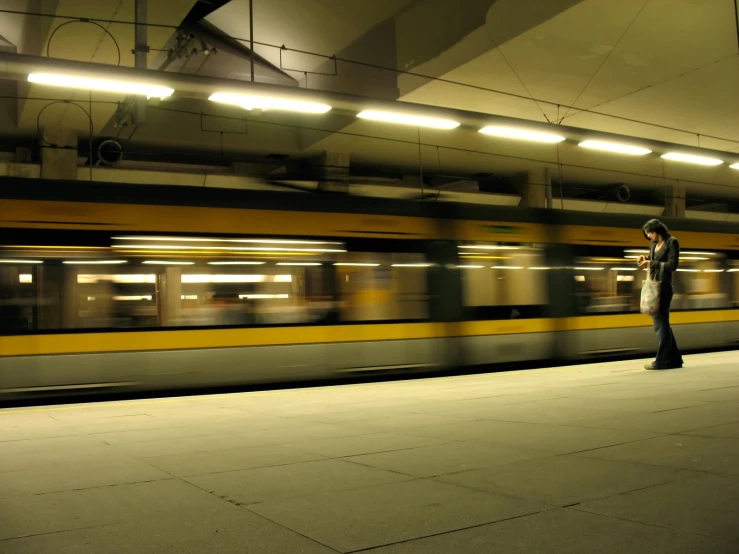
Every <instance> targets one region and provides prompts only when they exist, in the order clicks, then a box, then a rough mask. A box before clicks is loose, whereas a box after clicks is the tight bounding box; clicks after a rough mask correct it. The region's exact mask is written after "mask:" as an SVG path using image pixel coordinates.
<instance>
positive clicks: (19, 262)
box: [0, 260, 44, 265]
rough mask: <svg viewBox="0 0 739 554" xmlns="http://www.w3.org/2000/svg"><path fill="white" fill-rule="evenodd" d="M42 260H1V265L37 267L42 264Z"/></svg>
mask: <svg viewBox="0 0 739 554" xmlns="http://www.w3.org/2000/svg"><path fill="white" fill-rule="evenodd" d="M42 263H44V262H42V261H41V260H0V264H16V265H37V264H42Z"/></svg>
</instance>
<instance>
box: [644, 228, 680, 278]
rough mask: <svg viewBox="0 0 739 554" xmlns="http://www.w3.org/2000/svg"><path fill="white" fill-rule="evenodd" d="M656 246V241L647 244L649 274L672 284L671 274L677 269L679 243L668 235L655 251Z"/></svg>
mask: <svg viewBox="0 0 739 554" xmlns="http://www.w3.org/2000/svg"><path fill="white" fill-rule="evenodd" d="M656 248H657V243H656V242H653V243H651V244H650V245H649V256H647V259H648V260H649V274H650V275H651V277H652V279H654V280H655V281H662V282H663V283H669V284H672V274H673V273H674V272H675V271H677V266H678V264H679V263H680V243H679V242H677V239H676V238H675V237H673V236H672V235H670V236H669V237H667V238H666V239H665V245H664V246H663V247H662V248H661V249H660V250H657V251H656V252H655V250H656ZM660 274H661V278H660Z"/></svg>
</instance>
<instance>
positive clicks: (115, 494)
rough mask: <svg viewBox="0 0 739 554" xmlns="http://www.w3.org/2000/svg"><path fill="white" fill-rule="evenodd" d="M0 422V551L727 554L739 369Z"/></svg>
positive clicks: (593, 368) (39, 414) (448, 385)
mask: <svg viewBox="0 0 739 554" xmlns="http://www.w3.org/2000/svg"><path fill="white" fill-rule="evenodd" d="M642 366H643V363H640V362H616V363H603V364H592V365H581V366H576V367H568V368H557V369H545V370H534V371H525V372H516V373H497V374H489V375H476V376H465V377H454V378H438V379H421V380H414V381H402V382H392V383H378V384H364V385H346V386H335V387H320V388H311V389H301V390H288V391H276V392H260V393H240V394H224V395H211V396H199V397H189V398H177V399H157V400H139V401H125V402H102V403H97V404H86V405H66V406H49V407H41V408H24V409H9V410H5V411H2V412H0V441H1V442H0V552H2V553H3V554H16V553H37V552H42V553H47V552H48V553H54V554H62V553H69V552H74V553H87V552H90V553H124V552H125V553H137V554H141V553H150V552H151V553H164V552H172V553H175V552H176V553H208V552H213V553H231V552H233V553H262V552H264V553H290V554H295V553H309V554H329V553H335V552H358V551H362V552H372V553H376V554H406V553H413V554H415V553H444V554H449V553H468V552H474V553H478V552H501V553H513V552H516V553H529V552H538V553H550V552H552V553H562V552H565V553H575V552H577V553H579V552H587V553H594V552H598V553H628V554H636V553H642V552H644V553H650V554H658V553H669V554H676V553H688V552H689V553H711V554H722V553H728V552H733V553H737V552H739V353H738V352H726V353H720V354H707V355H695V356H688V357H686V367H685V368H684V369H681V370H674V371H645V370H643V369H641V367H642Z"/></svg>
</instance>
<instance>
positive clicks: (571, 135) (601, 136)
mask: <svg viewBox="0 0 739 554" xmlns="http://www.w3.org/2000/svg"><path fill="white" fill-rule="evenodd" d="M0 73H5V74H6V75H7V78H10V79H13V78H14V79H16V80H20V81H25V80H26V79H27V77H28V75H29V74H30V73H65V74H73V75H79V76H82V77H88V78H98V79H112V80H123V81H138V82H146V83H150V84H153V85H159V86H165V87H170V88H173V89H174V90H175V91H176V95H177V96H180V97H191V98H199V99H203V100H206V99H207V98H208V97H209V96H210V95H211V94H213V93H214V92H226V93H237V94H255V95H260V96H270V97H278V98H279V97H282V98H289V99H292V100H299V101H304V102H319V103H323V104H328V105H330V106H332V107H333V112H332V113H339V114H343V115H347V116H350V117H354V116H356V115H357V114H358V113H359V112H361V111H363V110H367V109H372V110H384V111H389V112H400V113H404V114H408V115H417V116H425V117H429V116H433V117H443V118H446V119H452V120H454V121H458V122H459V123H461V125H462V126H463V127H466V128H468V129H472V130H475V131H477V130H479V129H481V128H482V127H485V126H487V125H505V126H512V127H523V128H526V129H530V130H533V131H540V132H544V133H546V132H549V133H551V132H552V131H556V133H557V134H558V135H561V136H564V137H565V138H567V139H568V140H571V141H573V142H579V141H584V140H587V139H591V140H603V141H612V142H626V143H638V144H639V145H643V146H644V147H647V148H650V149H651V150H652V151H653V152H655V153H660V152H669V151H680V152H685V153H688V154H690V153H694V154H695V155H703V156H706V155H712V156H714V157H718V158H721V159H723V160H725V161H726V162H728V163H732V161H733V159H734V158H736V155H735V154H732V153H731V152H726V151H722V150H711V149H707V148H696V147H691V146H687V145H682V144H674V143H667V142H662V141H655V140H651V139H643V138H639V137H633V136H625V135H618V134H613V133H605V132H600V131H592V130H588V129H579V128H577V127H569V126H565V125H556V126H555V125H551V124H548V123H541V122H537V121H530V120H525V119H517V118H512V117H505V116H498V115H489V114H481V113H475V112H469V111H465V110H457V109H451V108H441V107H436V106H425V105H420V104H414V103H410V102H400V101H387V100H378V99H373V98H368V97H364V96H357V95H351V94H345V93H339V92H329V91H318V90H308V89H302V88H297V87H285V86H281V85H271V84H267V83H258V82H249V81H239V80H235V79H222V78H215V77H207V76H201V75H194V74H183V73H165V72H161V71H153V70H151V69H138V68H131V67H120V66H111V65H106V64H95V63H89V62H78V61H74V60H61V59H54V58H45V57H40V56H29V55H25V54H15V53H11V52H0Z"/></svg>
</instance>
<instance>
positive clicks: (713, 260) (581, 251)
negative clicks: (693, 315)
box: [574, 247, 731, 314]
mask: <svg viewBox="0 0 739 554" xmlns="http://www.w3.org/2000/svg"><path fill="white" fill-rule="evenodd" d="M648 252H649V251H648V249H646V248H643V247H642V248H626V249H623V248H617V247H580V248H578V250H577V254H576V257H575V267H574V278H575V296H576V299H577V304H578V307H579V308H580V311H581V313H586V314H602V313H629V312H631V313H636V312H638V311H639V299H640V295H641V286H642V281H643V280H644V279H645V278H646V271H645V270H638V269H637V267H636V260H637V258H638V257H639V256H640V255H643V254H647V253H648ZM730 269H731V268H730V267H729V266H728V261H727V258H726V255H725V254H723V253H721V252H712V251H694V250H684V251H682V252H681V253H680V266H679V268H678V271H677V272H676V273H675V275H674V276H673V287H674V297H673V301H672V310H673V311H676V310H706V309H721V308H727V307H729V304H730V287H729V279H727V275H729V273H730Z"/></svg>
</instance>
